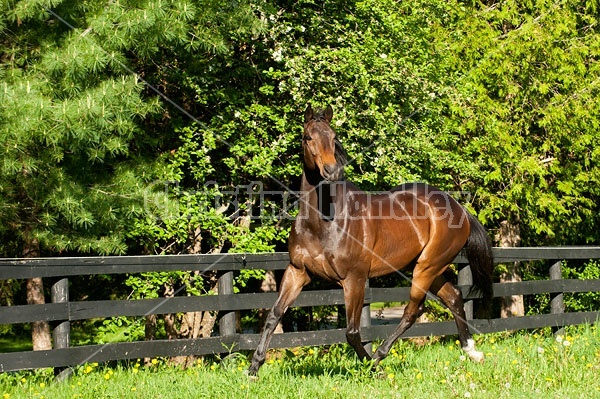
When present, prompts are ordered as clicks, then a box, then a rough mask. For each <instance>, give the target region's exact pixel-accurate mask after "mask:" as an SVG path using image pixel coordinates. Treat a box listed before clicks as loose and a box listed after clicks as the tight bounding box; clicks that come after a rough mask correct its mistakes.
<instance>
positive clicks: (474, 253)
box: [465, 213, 494, 313]
mask: <svg viewBox="0 0 600 399" xmlns="http://www.w3.org/2000/svg"><path fill="white" fill-rule="evenodd" d="M468 215H469V224H470V225H471V234H470V235H469V240H468V241H467V245H466V247H465V250H466V255H467V259H468V261H469V265H470V266H471V273H472V274H473V285H474V288H475V290H476V291H477V292H480V293H481V295H482V296H483V300H482V302H483V305H484V308H486V309H485V310H487V311H489V309H490V307H491V304H492V298H493V297H494V293H493V285H492V284H493V280H492V276H493V273H494V255H493V254H492V244H491V242H490V238H489V237H488V235H487V232H486V231H485V228H484V227H483V225H482V224H481V223H479V220H477V218H475V216H473V215H471V214H470V213H469V214H468ZM485 313H487V312H485Z"/></svg>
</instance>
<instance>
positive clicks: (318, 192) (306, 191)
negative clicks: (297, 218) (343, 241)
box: [300, 170, 346, 224]
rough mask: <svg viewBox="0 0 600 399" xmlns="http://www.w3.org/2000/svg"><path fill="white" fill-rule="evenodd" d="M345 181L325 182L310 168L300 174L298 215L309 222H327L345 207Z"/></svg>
mask: <svg viewBox="0 0 600 399" xmlns="http://www.w3.org/2000/svg"><path fill="white" fill-rule="evenodd" d="M345 183H346V182H345V181H340V182H336V183H326V182H324V181H323V179H322V178H321V177H320V175H318V173H315V172H313V171H310V170H308V171H307V170H305V171H304V173H303V174H302V183H301V185H300V215H301V216H303V219H302V220H306V221H308V222H309V223H319V224H321V223H323V222H329V221H331V219H332V218H333V217H334V216H337V215H339V214H341V212H342V211H343V209H344V208H345V202H344V187H345Z"/></svg>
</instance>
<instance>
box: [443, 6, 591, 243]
mask: <svg viewBox="0 0 600 399" xmlns="http://www.w3.org/2000/svg"><path fill="white" fill-rule="evenodd" d="M594 4H595V3H593V2H587V3H586V2H576V1H567V2H547V1H536V2H533V3H520V2H511V1H507V2H502V3H499V4H497V5H494V6H492V7H487V8H481V9H477V10H476V11H477V12H476V13H471V14H468V15H465V17H464V18H463V19H462V20H461V23H460V24H459V25H458V26H457V29H456V30H455V32H454V33H453V38H454V39H455V41H454V43H453V44H452V47H451V49H452V53H453V55H454V58H455V59H454V62H455V65H456V73H455V76H454V77H453V79H456V81H457V82H459V84H457V85H455V90H453V92H452V98H451V102H450V106H451V110H452V113H451V114H450V117H449V123H452V124H453V128H454V129H455V130H456V131H457V132H458V133H459V135H460V138H461V142H462V145H461V146H460V147H459V148H458V151H457V152H458V153H460V154H461V156H462V157H464V158H466V159H473V160H475V162H476V164H477V165H478V167H479V170H475V169H473V170H472V172H473V173H472V174H470V175H464V176H463V177H462V178H463V179H464V180H463V181H464V183H463V185H462V187H461V188H462V189H466V190H472V191H473V192H475V193H476V194H477V197H478V205H479V208H480V209H481V212H480V218H482V219H483V220H485V221H486V222H487V224H488V226H494V225H496V224H498V223H499V222H500V221H502V220H510V221H511V222H512V223H518V224H520V226H521V231H522V237H523V239H524V240H523V242H524V243H525V244H526V245H540V244H542V245H543V244H549V243H556V244H569V243H581V244H583V243H589V242H594V241H595V242H598V234H597V224H598V218H597V216H596V214H597V212H598V199H599V197H598V195H599V194H600V191H599V190H598V187H600V185H599V183H600V181H599V180H598V178H599V176H600V175H599V173H598V171H599V169H598V168H599V163H598V162H599V161H600V152H599V151H598V144H599V143H600V135H599V133H598V132H599V131H598V118H597V115H598V104H597V101H595V100H594V99H595V98H596V97H597V94H598V89H599V88H598V82H599V81H600V69H599V68H598V65H597V58H598V55H599V53H598V49H599V47H598V46H599V44H600V34H599V33H600V31H599V30H598V27H597V23H598V18H597V13H596V12H595V11H594V9H595V8H594V7H595V6H594ZM474 37H477V38H478V39H477V40H471V39H470V38H474Z"/></svg>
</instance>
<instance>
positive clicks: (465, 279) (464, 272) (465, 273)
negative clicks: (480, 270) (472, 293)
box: [457, 265, 473, 320]
mask: <svg viewBox="0 0 600 399" xmlns="http://www.w3.org/2000/svg"><path fill="white" fill-rule="evenodd" d="M457 283H458V285H459V286H466V287H472V286H473V274H472V273H471V266H470V265H466V266H464V267H463V268H460V267H459V270H458V281H457ZM464 309H465V317H466V319H467V320H473V300H472V299H465V305H464Z"/></svg>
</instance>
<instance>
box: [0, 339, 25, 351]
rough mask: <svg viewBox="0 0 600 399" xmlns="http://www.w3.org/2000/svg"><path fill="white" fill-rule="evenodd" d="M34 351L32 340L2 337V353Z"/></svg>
mask: <svg viewBox="0 0 600 399" xmlns="http://www.w3.org/2000/svg"><path fill="white" fill-rule="evenodd" d="M30 350H33V344H32V343H31V338H30V337H28V338H24V337H13V336H0V353H6V352H21V351H30Z"/></svg>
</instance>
